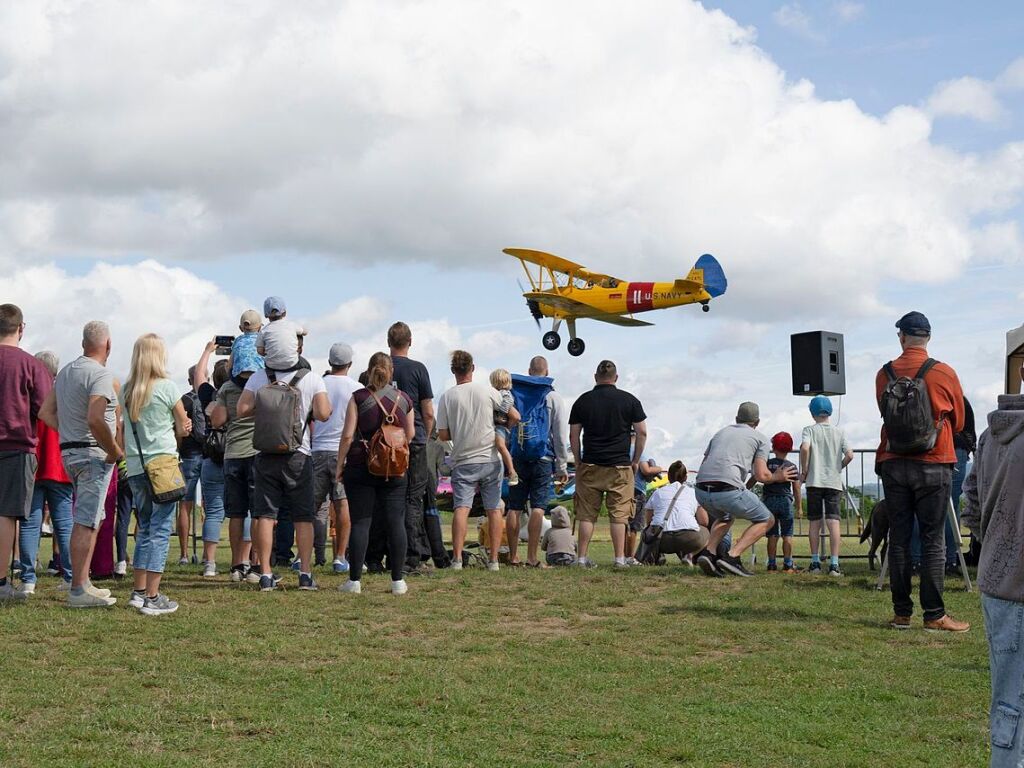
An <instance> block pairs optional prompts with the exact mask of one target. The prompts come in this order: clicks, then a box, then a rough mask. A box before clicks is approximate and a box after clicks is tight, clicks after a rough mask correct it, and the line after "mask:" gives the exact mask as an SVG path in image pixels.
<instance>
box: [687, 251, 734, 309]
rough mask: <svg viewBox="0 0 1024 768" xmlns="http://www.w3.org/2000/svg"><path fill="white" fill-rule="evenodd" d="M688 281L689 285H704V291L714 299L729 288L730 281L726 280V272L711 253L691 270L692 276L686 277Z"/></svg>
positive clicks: (705, 255) (699, 260)
mask: <svg viewBox="0 0 1024 768" xmlns="http://www.w3.org/2000/svg"><path fill="white" fill-rule="evenodd" d="M686 281H687V282H689V283H696V284H698V285H703V286H704V290H705V291H707V292H708V293H709V294H710V295H711V297H712V298H717V297H719V296H721V295H722V294H723V293H725V291H726V289H727V288H728V287H729V281H728V280H726V279H725V272H724V271H723V270H722V265H721V264H719V263H718V259H716V258H715V257H714V256H712V255H711V254H710V253H705V254H704V255H703V256H701V257H700V258H699V259H697V263H696V264H694V265H693V269H691V270H690V274H688V275H687V276H686Z"/></svg>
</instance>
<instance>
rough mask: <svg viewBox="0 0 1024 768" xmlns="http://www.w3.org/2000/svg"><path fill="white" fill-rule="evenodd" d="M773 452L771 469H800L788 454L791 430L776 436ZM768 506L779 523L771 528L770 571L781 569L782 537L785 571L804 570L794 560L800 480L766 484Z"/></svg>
mask: <svg viewBox="0 0 1024 768" xmlns="http://www.w3.org/2000/svg"><path fill="white" fill-rule="evenodd" d="M772 451H773V452H774V453H775V455H774V456H772V457H771V458H770V459H768V471H769V472H775V471H776V470H778V469H779V468H780V467H784V468H785V469H787V470H791V471H793V472H796V469H797V467H796V464H794V463H793V462H791V461H790V460H789V459H788V458H787V457H788V456H789V454H790V453H792V451H793V437H792V435H790V434H789V433H788V432H779V433H778V434H777V435H775V436H774V437H772ZM762 495H763V496H764V505H765V506H766V507H768V511H769V512H771V513H772V514H773V515H774V516H775V526H774V527H772V528H769V529H768V567H767V568H766V570H767V571H769V572H772V573H774V572H777V571H778V570H779V566H778V565H777V564H776V555H777V554H778V550H779V539H780V538H781V539H782V572H783V573H797V572H798V571H799V570H800V569H799V568H797V567H796V565H795V564H794V563H793V503H794V501H795V502H796V511H797V513H798V514H799V512H800V507H801V505H802V504H803V498H802V496H801V491H800V480H799V479H797V480H792V481H789V482H782V483H766V484H765V485H764V488H763V490H762Z"/></svg>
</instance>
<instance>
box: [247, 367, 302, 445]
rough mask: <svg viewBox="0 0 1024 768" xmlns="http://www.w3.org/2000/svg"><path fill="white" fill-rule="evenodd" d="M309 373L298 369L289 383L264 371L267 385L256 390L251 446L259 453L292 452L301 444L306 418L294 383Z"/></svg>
mask: <svg viewBox="0 0 1024 768" xmlns="http://www.w3.org/2000/svg"><path fill="white" fill-rule="evenodd" d="M307 373H309V371H308V370H305V369H303V370H301V371H299V372H298V373H296V374H295V375H294V376H293V377H292V378H291V381H282V380H278V378H277V374H276V373H274V372H273V371H267V379H269V381H268V383H267V385H266V386H264V387H260V389H258V390H257V391H256V409H255V412H254V413H253V417H254V429H253V434H252V447H253V448H255V449H256V450H257V451H259V452H260V453H276V454H289V453H295V452H296V451H297V450H299V446H300V445H302V438H303V437H304V436H305V432H306V425H307V424H308V423H309V416H308V414H306V413H305V412H304V411H303V409H302V393H301V392H300V391H299V387H298V384H299V382H300V381H302V377H303V376H305V375H306V374H307Z"/></svg>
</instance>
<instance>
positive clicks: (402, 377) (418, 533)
mask: <svg viewBox="0 0 1024 768" xmlns="http://www.w3.org/2000/svg"><path fill="white" fill-rule="evenodd" d="M411 346H412V331H411V330H409V326H408V325H406V324H405V323H402V322H398V323H395V324H394V325H392V326H391V327H390V328H388V349H389V350H390V352H391V362H392V364H393V365H394V368H395V386H396V387H398V389H399V390H401V391H402V392H405V394H407V395H408V396H409V399H410V400H412V403H413V411H414V413H415V414H416V436H415V437H414V438H413V440H412V444H411V445H410V446H409V470H408V472H406V479H407V484H406V494H405V533H406V538H407V540H408V547H407V549H406V557H405V570H406V572H409V571H415V570H416V569H417V568H419V566H420V562H421V561H423V560H426V559H427V558H428V557H430V542H429V541H428V539H427V533H426V528H425V527H424V524H423V514H424V508H423V499H424V495H425V493H426V491H427V485H428V482H429V478H430V472H429V468H428V467H427V453H426V450H427V436H428V435H429V434H430V433H431V432H432V431H433V429H434V392H433V390H432V389H431V387H430V373H428V372H427V367H426V366H425V365H424V364H423V363H421V362H419V361H418V360H410V359H409V347H411ZM434 490H435V491H436V488H434Z"/></svg>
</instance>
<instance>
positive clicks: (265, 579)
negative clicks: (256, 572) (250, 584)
mask: <svg viewBox="0 0 1024 768" xmlns="http://www.w3.org/2000/svg"><path fill="white" fill-rule="evenodd" d="M278 581H280V579H277V578H275V577H274V576H273V574H267V573H264V574H262V575H261V576H260V592H273V591H274V590H275V589H277V582H278Z"/></svg>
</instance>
